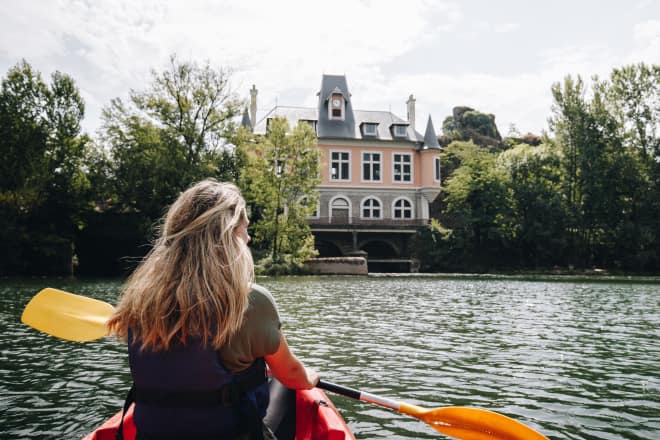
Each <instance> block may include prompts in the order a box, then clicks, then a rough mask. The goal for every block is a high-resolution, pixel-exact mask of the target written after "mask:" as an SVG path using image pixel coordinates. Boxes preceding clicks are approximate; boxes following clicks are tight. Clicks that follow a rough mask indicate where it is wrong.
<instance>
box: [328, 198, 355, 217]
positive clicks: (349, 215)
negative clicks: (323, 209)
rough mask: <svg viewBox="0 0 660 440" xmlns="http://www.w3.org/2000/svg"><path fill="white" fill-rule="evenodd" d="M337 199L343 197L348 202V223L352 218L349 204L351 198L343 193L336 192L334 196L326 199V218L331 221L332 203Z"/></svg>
mask: <svg viewBox="0 0 660 440" xmlns="http://www.w3.org/2000/svg"><path fill="white" fill-rule="evenodd" d="M337 199H343V200H345V201H346V202H347V203H348V222H349V223H350V222H351V219H352V218H353V206H352V205H351V199H350V198H348V197H347V196H345V195H343V194H337V195H336V196H334V197H333V198H331V199H330V200H329V201H328V218H329V219H330V221H331V222H332V217H333V215H332V204H333V203H334V202H335V200H337Z"/></svg>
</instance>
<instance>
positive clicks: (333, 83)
mask: <svg viewBox="0 0 660 440" xmlns="http://www.w3.org/2000/svg"><path fill="white" fill-rule="evenodd" d="M333 94H341V95H342V96H343V97H344V100H345V111H344V119H343V120H332V119H330V118H329V117H328V100H329V99H330V97H331V96H332V95H333ZM317 96H318V97H319V101H318V105H317V107H316V108H310V107H286V106H277V107H275V108H273V109H272V110H271V111H270V112H268V114H266V116H264V117H263V118H262V119H261V120H260V121H259V122H257V124H256V126H255V127H254V132H255V133H260V134H265V133H266V130H267V128H268V120H269V119H272V118H275V117H284V118H286V119H287V121H288V122H289V125H290V126H292V127H294V126H295V125H297V124H298V122H299V121H312V123H313V124H314V125H315V128H316V134H317V136H318V137H319V139H360V140H366V139H369V140H381V141H399V142H401V141H403V142H415V143H418V144H419V145H420V148H424V149H435V148H440V147H439V145H438V140H437V138H436V134H435V131H434V129H433V124H432V123H431V118H430V116H429V122H428V123H427V127H426V134H425V136H422V135H421V134H420V133H418V132H417V131H416V130H415V129H414V128H413V127H410V125H409V123H408V121H406V120H404V119H401V118H399V117H398V116H396V115H395V114H393V113H392V112H389V111H366V110H354V109H353V103H352V100H351V94H350V92H349V91H348V85H347V83H346V77H345V76H343V75H323V79H322V81H321V90H320V91H319V92H318V94H317ZM365 124H376V135H371V136H370V135H365V134H364V131H363V126H364V125H365ZM395 125H402V126H405V127H406V136H405V137H398V136H394V126H395Z"/></svg>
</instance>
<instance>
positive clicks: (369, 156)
mask: <svg viewBox="0 0 660 440" xmlns="http://www.w3.org/2000/svg"><path fill="white" fill-rule="evenodd" d="M380 158H381V154H380V153H362V180H363V181H365V182H380V181H381V179H380V160H381V159H380Z"/></svg>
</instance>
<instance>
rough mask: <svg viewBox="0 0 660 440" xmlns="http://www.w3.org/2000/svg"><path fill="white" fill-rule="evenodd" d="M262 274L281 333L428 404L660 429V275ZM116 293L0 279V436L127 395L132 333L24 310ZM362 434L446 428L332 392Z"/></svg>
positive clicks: (632, 430)
mask: <svg viewBox="0 0 660 440" xmlns="http://www.w3.org/2000/svg"><path fill="white" fill-rule="evenodd" d="M260 282H261V283H262V284H264V285H265V286H267V287H268V288H269V289H271V291H272V292H273V294H274V295H275V297H276V300H277V302H278V305H279V308H280V314H281V315H282V319H283V328H284V331H285V332H286V334H287V338H288V339H289V343H290V345H291V346H292V347H293V349H294V351H295V352H296V353H297V354H298V355H299V356H300V357H302V358H303V359H304V360H305V362H306V363H307V364H309V365H311V366H313V367H315V368H316V369H318V370H319V371H320V372H321V373H322V375H323V376H324V377H325V378H326V379H328V380H330V381H334V382H337V383H340V384H346V385H348V386H352V387H355V388H358V389H361V390H364V391H369V392H371V393H374V394H379V395H382V396H386V397H390V398H394V399H400V400H403V401H407V402H410V403H414V404H418V405H422V406H425V407H428V408H434V407H440V406H452V405H456V406H474V407H483V408H487V409H490V410H493V411H497V412H500V413H502V414H505V415H508V416H511V417H514V418H516V419H517V420H520V421H521V422H523V423H525V424H528V425H530V426H532V427H534V428H535V429H538V430H540V431H542V432H543V433H545V434H546V435H547V436H548V437H550V438H551V439H575V440H594V439H612V440H614V439H617V440H618V439H630V440H637V439H649V438H658V437H659V433H660V344H659V342H658V341H659V340H660V325H659V324H660V301H659V289H658V285H657V284H643V283H637V284H625V283H585V282H581V281H575V282H556V281H553V282H543V281H512V280H505V279H497V278H489V279H460V278H456V279H440V278H407V277H406V278H375V277H358V278H355V277H300V278H277V279H274V278H265V279H261V280H260ZM46 286H50V287H59V288H61V289H63V290H68V291H72V292H76V293H79V294H82V295H86V296H91V297H95V298H99V299H102V300H105V301H109V302H112V303H114V302H115V301H116V296H117V292H118V287H119V285H118V283H117V282H116V281H114V280H110V281H72V280H29V281H3V282H0V318H1V319H0V334H1V335H2V336H1V337H2V339H1V340H0V347H1V348H2V350H1V351H0V378H1V379H0V381H1V382H0V414H2V415H0V426H2V432H1V434H2V435H1V436H2V438H17V439H19V438H20V439H22V438H30V439H38V438H59V439H62V438H63V439H68V438H72V439H73V438H80V437H81V436H82V435H83V434H84V433H86V432H88V431H89V430H90V429H92V428H93V427H94V426H96V425H98V424H99V423H100V422H101V421H102V420H104V419H106V418H107V417H109V416H110V415H112V414H113V413H115V412H116V411H117V410H118V408H119V407H120V406H121V405H122V403H123V399H124V393H125V392H126V390H127V388H128V386H129V383H130V376H129V374H128V366H127V360H126V349H125V347H124V346H123V344H122V343H120V342H119V341H116V340H114V339H112V338H106V339H103V340H101V341H97V342H94V343H87V344H77V343H71V342H65V341H59V340H56V339H54V338H50V337H47V336H44V335H42V334H39V333H38V332H36V331H34V330H31V329H28V328H26V327H25V326H23V325H22V324H20V322H19V318H20V314H21V312H22V310H23V308H24V307H25V304H26V303H27V301H28V300H29V299H30V298H31V297H32V296H33V295H34V294H35V293H36V292H37V291H38V290H39V289H41V288H43V287H46ZM332 399H333V401H334V403H335V405H336V406H337V407H338V408H339V409H340V410H341V411H342V414H343V415H344V417H345V418H346V419H347V421H348V422H349V424H350V426H351V428H352V429H353V430H354V431H355V433H356V436H357V438H360V439H395V440H396V439H416V438H429V439H430V438H438V437H441V435H440V434H438V433H437V432H436V431H435V430H433V429H431V428H430V427H428V426H426V424H424V423H423V422H420V421H418V420H416V419H414V418H411V417H408V416H403V415H400V414H397V413H395V412H392V411H389V410H386V409H382V408H379V407H376V406H374V405H369V404H365V403H361V402H356V401H354V400H352V399H348V398H344V397H341V396H333V397H332Z"/></svg>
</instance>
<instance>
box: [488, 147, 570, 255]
mask: <svg viewBox="0 0 660 440" xmlns="http://www.w3.org/2000/svg"><path fill="white" fill-rule="evenodd" d="M561 160H562V156H561V151H560V150H559V149H558V148H557V147H556V146H555V145H554V144H551V143H548V144H543V145H540V146H538V147H532V146H530V145H525V144H521V145H517V146H516V147H514V148H512V149H510V150H507V151H504V152H502V153H500V155H499V157H498V158H497V166H498V167H501V168H502V169H504V170H505V171H506V172H507V174H508V175H509V182H510V185H511V189H512V191H513V198H514V200H515V218H516V223H517V225H518V228H519V232H518V234H517V236H516V238H515V241H514V242H513V243H512V247H513V248H515V249H516V254H518V256H519V262H518V264H519V265H520V266H523V267H525V266H526V267H532V268H539V267H543V266H546V267H549V266H554V265H559V264H562V263H563V260H562V254H563V251H564V248H565V245H566V243H565V221H564V219H565V216H566V212H565V211H566V208H565V205H564V199H563V197H562V194H561V166H560V164H561Z"/></svg>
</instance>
